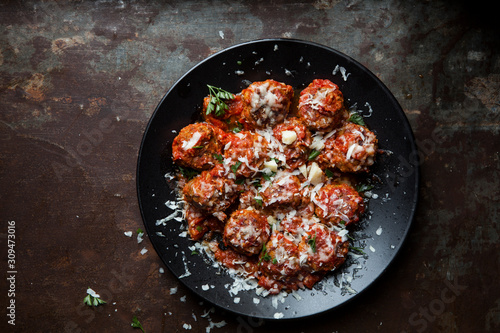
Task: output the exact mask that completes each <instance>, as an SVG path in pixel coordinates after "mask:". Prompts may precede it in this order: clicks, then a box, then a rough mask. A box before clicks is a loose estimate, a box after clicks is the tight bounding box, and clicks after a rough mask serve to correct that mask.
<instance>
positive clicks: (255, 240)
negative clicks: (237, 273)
mask: <svg viewBox="0 0 500 333" xmlns="http://www.w3.org/2000/svg"><path fill="white" fill-rule="evenodd" d="M269 233H270V227H269V223H268V222H267V215H264V214H263V213H261V212H259V211H257V210H255V209H242V210H237V211H235V212H233V213H232V214H231V216H230V218H229V220H228V221H227V222H226V225H225V227H224V243H225V244H226V246H231V247H232V248H233V249H234V250H235V251H237V252H239V253H242V254H246V255H249V256H251V255H255V254H259V253H260V251H261V249H262V246H263V245H264V244H265V243H266V242H267V240H268V239H269Z"/></svg>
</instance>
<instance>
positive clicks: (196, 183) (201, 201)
mask: <svg viewBox="0 0 500 333" xmlns="http://www.w3.org/2000/svg"><path fill="white" fill-rule="evenodd" d="M240 189H241V185H238V184H236V182H235V180H234V179H232V178H228V177H227V174H226V172H225V169H224V167H223V166H222V165H221V164H218V165H217V166H215V167H214V168H213V169H212V170H209V171H208V170H205V171H203V172H202V173H201V174H199V175H198V176H196V177H195V178H193V179H191V180H190V181H189V182H187V183H186V185H184V188H183V191H182V192H183V194H184V199H185V200H186V201H188V202H190V203H192V204H193V205H194V206H195V207H197V208H200V209H201V210H203V211H205V212H207V213H211V214H214V213H216V214H220V213H222V212H223V211H224V210H226V209H227V208H228V207H229V206H230V205H231V204H232V203H233V202H234V201H235V200H236V198H237V197H238V193H239V191H240ZM217 217H219V216H217Z"/></svg>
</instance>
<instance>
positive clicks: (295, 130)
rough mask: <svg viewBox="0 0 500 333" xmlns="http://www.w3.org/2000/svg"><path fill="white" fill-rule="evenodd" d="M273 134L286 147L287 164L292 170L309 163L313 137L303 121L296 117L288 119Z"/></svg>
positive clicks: (274, 129) (276, 127) (277, 126)
mask: <svg viewBox="0 0 500 333" xmlns="http://www.w3.org/2000/svg"><path fill="white" fill-rule="evenodd" d="M273 134H274V137H275V138H276V139H277V140H278V141H279V142H281V143H282V145H283V147H284V154H285V156H286V163H287V165H288V166H289V167H290V169H292V170H293V169H296V168H298V167H299V166H301V165H303V164H304V163H305V162H307V157H308V155H309V146H310V144H311V142H312V137H311V132H310V131H309V129H308V128H307V126H306V125H305V124H304V122H303V121H302V120H301V119H299V118H296V117H293V118H288V119H286V120H285V122H283V123H281V124H278V125H276V126H275V127H274V128H273Z"/></svg>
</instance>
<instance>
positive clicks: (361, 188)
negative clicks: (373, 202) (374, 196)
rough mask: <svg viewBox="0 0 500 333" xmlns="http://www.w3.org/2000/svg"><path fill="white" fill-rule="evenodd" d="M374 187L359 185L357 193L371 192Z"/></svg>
mask: <svg viewBox="0 0 500 333" xmlns="http://www.w3.org/2000/svg"><path fill="white" fill-rule="evenodd" d="M373 187H374V186H373V185H371V184H359V185H357V186H356V191H358V192H366V191H369V190H371V189H373Z"/></svg>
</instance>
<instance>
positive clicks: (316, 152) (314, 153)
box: [307, 149, 321, 161]
mask: <svg viewBox="0 0 500 333" xmlns="http://www.w3.org/2000/svg"><path fill="white" fill-rule="evenodd" d="M320 154H321V152H320V151H319V150H316V149H313V150H311V153H310V154H309V157H308V158H307V159H308V160H309V161H312V160H314V159H315V158H316V157H318V156H319V155H320Z"/></svg>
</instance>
